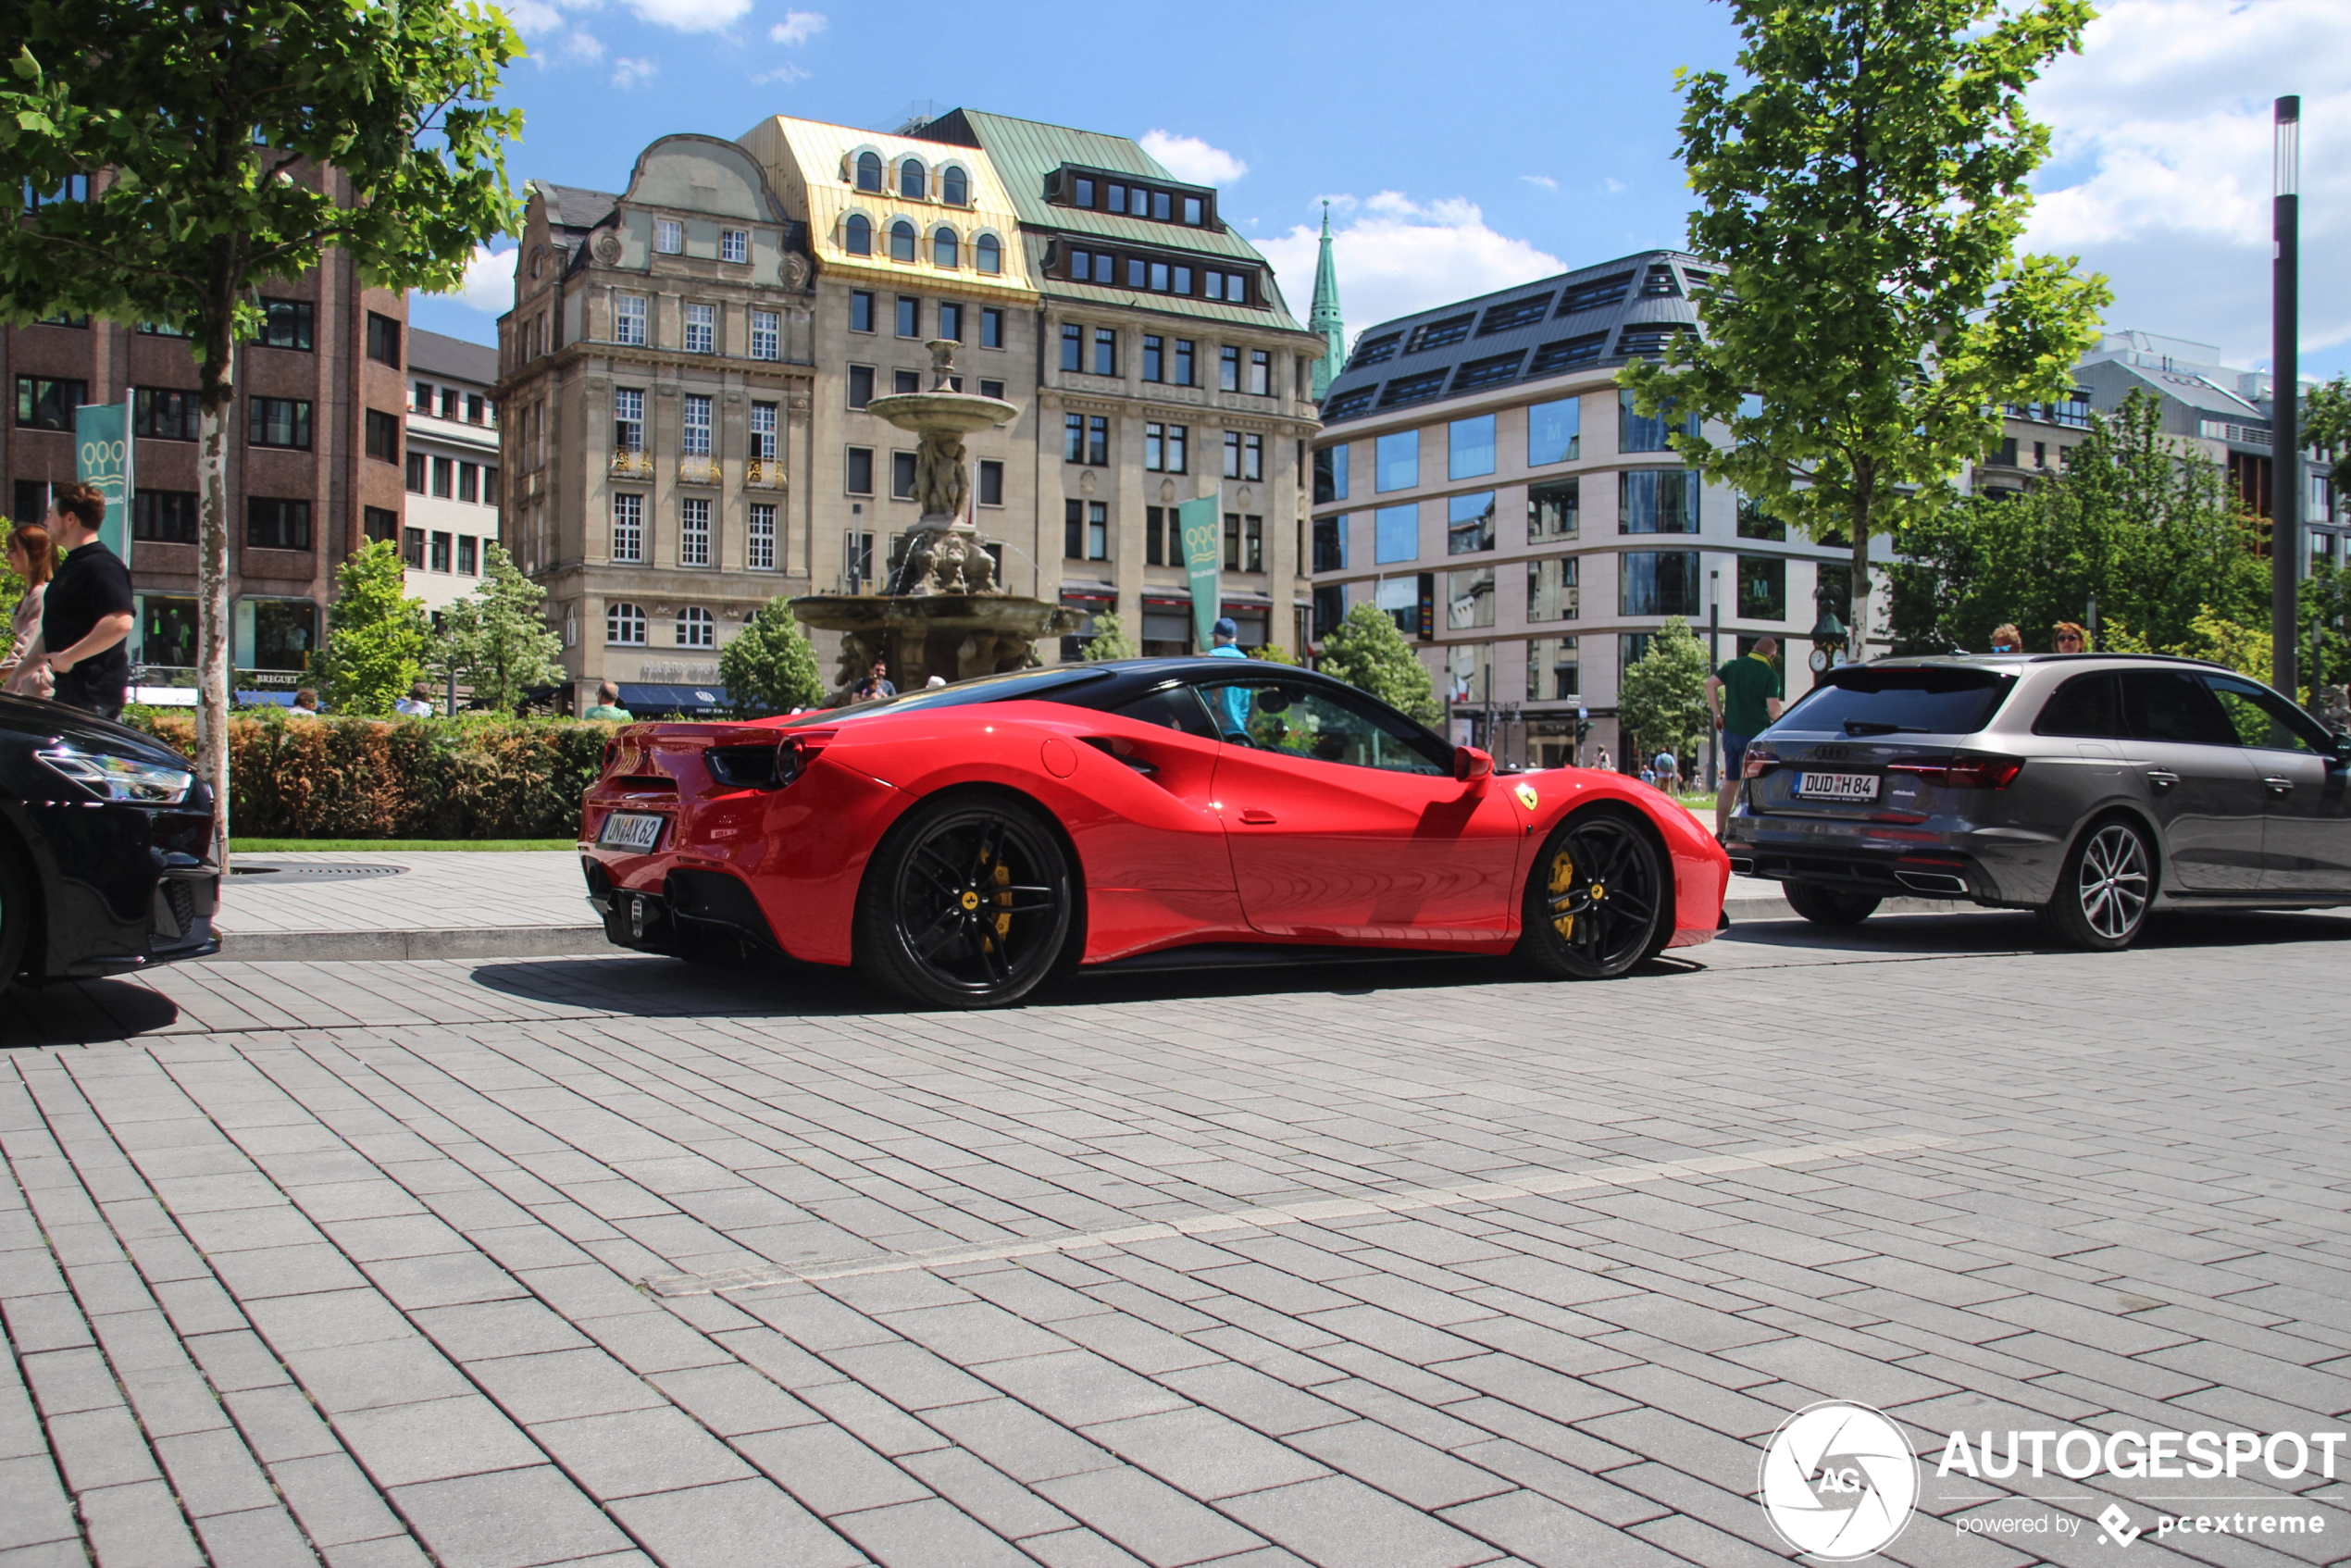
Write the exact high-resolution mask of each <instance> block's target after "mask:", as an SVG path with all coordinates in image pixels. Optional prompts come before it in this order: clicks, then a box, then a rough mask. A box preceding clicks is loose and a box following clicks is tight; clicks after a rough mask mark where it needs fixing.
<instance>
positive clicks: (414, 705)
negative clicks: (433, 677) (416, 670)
mask: <svg viewBox="0 0 2351 1568" xmlns="http://www.w3.org/2000/svg"><path fill="white" fill-rule="evenodd" d="M392 712H393V713H396V714H398V715H399V716H401V717H403V718H430V717H431V716H432V688H431V687H429V686H427V685H426V684H425V683H424V682H423V681H421V680H419V681H417V682H416V683H415V684H414V685H412V686H410V687H409V688H408V695H406V696H405V697H403V698H401V699H400V701H398V702H396V703H392Z"/></svg>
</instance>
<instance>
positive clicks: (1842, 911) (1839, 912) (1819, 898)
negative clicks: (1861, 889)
mask: <svg viewBox="0 0 2351 1568" xmlns="http://www.w3.org/2000/svg"><path fill="white" fill-rule="evenodd" d="M1780 895H1781V896H1782V897H1783V898H1785V899H1786V900H1787V905H1788V907H1789V908H1790V909H1793V910H1794V911H1796V913H1797V914H1798V915H1802V916H1804V918H1805V919H1807V920H1810V922H1812V924H1814V925H1815V926H1858V925H1860V923H1861V922H1862V921H1864V920H1867V919H1868V918H1869V917H1870V916H1871V915H1872V914H1873V913H1875V911H1876V909H1877V906H1878V902H1879V900H1878V897H1877V895H1876V894H1875V893H1857V892H1848V891H1847V890H1845V889H1843V888H1830V887H1824V886H1822V884H1821V883H1818V882H1783V883H1781V884H1780Z"/></svg>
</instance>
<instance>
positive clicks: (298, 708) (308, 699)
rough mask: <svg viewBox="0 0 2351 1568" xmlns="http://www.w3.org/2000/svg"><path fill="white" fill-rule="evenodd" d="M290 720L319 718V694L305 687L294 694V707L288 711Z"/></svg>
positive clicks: (287, 714)
mask: <svg viewBox="0 0 2351 1568" xmlns="http://www.w3.org/2000/svg"><path fill="white" fill-rule="evenodd" d="M286 716H287V717H288V718H317V716H318V693H317V692H316V691H312V690H311V689H310V688H309V687H307V686H305V687H304V688H303V689H302V690H301V691H297V692H295V693H294V700H293V706H292V707H291V708H288V709H287V710H286Z"/></svg>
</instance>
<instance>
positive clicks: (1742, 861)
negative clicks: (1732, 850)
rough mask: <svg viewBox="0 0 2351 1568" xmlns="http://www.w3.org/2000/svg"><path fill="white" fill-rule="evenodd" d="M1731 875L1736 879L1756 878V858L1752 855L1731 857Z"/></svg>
mask: <svg viewBox="0 0 2351 1568" xmlns="http://www.w3.org/2000/svg"><path fill="white" fill-rule="evenodd" d="M1731 875H1732V876H1734V877H1752V876H1754V875H1755V857H1754V856H1753V855H1751V854H1735V855H1733V856H1731Z"/></svg>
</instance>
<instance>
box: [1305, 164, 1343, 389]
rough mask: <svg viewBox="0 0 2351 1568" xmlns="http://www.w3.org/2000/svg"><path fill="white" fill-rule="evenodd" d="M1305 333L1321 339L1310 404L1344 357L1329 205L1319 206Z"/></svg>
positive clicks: (1328, 385) (1336, 370)
mask: <svg viewBox="0 0 2351 1568" xmlns="http://www.w3.org/2000/svg"><path fill="white" fill-rule="evenodd" d="M1306 330H1308V331H1310V332H1312V333H1313V334H1314V335H1315V336H1316V337H1319V338H1321V339H1322V340H1323V357H1322V359H1321V360H1320V361H1319V362H1317V363H1316V365H1315V367H1314V401H1315V402H1317V403H1320V402H1322V400H1323V394H1324V393H1325V392H1328V391H1330V390H1331V378H1332V377H1333V376H1336V375H1337V374H1338V367H1339V364H1340V362H1341V361H1343V360H1344V359H1345V358H1346V357H1347V329H1346V327H1345V325H1344V324H1343V323H1342V322H1341V321H1340V319H1339V313H1338V268H1337V266H1335V265H1334V264H1333V263H1332V261H1331V204H1330V203H1328V202H1325V203H1324V204H1323V244H1322V249H1321V250H1320V251H1319V252H1318V253H1317V254H1316V255H1315V257H1314V305H1313V311H1312V314H1311V315H1309V316H1308V317H1307V318H1306Z"/></svg>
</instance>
